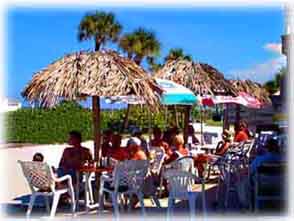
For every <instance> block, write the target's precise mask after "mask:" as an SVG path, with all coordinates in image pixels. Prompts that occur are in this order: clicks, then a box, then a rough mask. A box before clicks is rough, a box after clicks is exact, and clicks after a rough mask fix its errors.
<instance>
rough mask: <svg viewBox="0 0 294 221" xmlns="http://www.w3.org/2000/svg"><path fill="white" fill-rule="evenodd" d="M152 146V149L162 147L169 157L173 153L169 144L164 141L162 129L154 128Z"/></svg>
mask: <svg viewBox="0 0 294 221" xmlns="http://www.w3.org/2000/svg"><path fill="white" fill-rule="evenodd" d="M150 146H151V147H160V148H162V149H163V150H164V152H165V153H166V154H167V155H169V156H170V155H172V151H171V149H170V148H169V145H168V143H166V142H165V141H163V137H162V132H161V130H160V128H158V127H155V128H153V139H152V140H150Z"/></svg>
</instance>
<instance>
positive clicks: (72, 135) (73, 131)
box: [69, 130, 82, 141]
mask: <svg viewBox="0 0 294 221" xmlns="http://www.w3.org/2000/svg"><path fill="white" fill-rule="evenodd" d="M69 135H70V136H71V137H75V138H77V139H78V140H79V141H82V134H81V133H80V132H79V131H76V130H72V131H70V132H69Z"/></svg>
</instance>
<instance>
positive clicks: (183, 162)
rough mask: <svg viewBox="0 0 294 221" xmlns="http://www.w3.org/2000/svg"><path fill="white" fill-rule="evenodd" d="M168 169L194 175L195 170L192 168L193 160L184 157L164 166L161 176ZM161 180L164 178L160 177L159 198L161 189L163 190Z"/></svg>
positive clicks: (189, 157)
mask: <svg viewBox="0 0 294 221" xmlns="http://www.w3.org/2000/svg"><path fill="white" fill-rule="evenodd" d="M170 169H176V170H180V171H186V172H190V173H192V174H196V170H195V167H194V159H193V157H192V156H184V157H180V158H178V159H176V160H175V161H173V162H171V163H169V164H166V165H164V166H163V167H162V174H164V173H165V172H166V171H168V170H170ZM163 179H164V176H161V177H160V184H159V186H160V187H159V188H160V191H159V196H162V189H163Z"/></svg>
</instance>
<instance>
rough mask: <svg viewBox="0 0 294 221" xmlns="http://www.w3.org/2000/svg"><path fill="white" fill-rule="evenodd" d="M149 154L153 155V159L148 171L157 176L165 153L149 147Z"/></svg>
mask: <svg viewBox="0 0 294 221" xmlns="http://www.w3.org/2000/svg"><path fill="white" fill-rule="evenodd" d="M149 153H150V154H154V159H152V160H151V162H150V170H151V172H152V173H153V174H156V175H159V173H160V171H161V168H162V164H163V162H164V158H165V153H164V150H163V149H161V148H160V147H150V150H149Z"/></svg>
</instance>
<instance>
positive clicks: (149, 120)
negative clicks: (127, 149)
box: [147, 108, 151, 143]
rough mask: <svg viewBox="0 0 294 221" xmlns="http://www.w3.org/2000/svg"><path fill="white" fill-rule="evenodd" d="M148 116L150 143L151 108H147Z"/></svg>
mask: <svg viewBox="0 0 294 221" xmlns="http://www.w3.org/2000/svg"><path fill="white" fill-rule="evenodd" d="M147 114H148V137H149V143H150V141H151V115H150V114H151V113H150V110H149V108H147Z"/></svg>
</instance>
